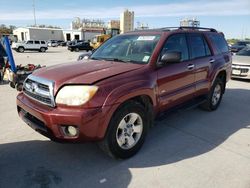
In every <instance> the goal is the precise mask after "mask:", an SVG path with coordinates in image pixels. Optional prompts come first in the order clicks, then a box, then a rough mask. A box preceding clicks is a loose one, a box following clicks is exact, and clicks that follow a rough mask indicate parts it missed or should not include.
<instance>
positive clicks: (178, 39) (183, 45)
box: [161, 34, 189, 61]
mask: <svg viewBox="0 0 250 188" xmlns="http://www.w3.org/2000/svg"><path fill="white" fill-rule="evenodd" d="M166 52H181V61H185V60H188V59H189V55H188V47H187V40H186V35H185V34H175V35H171V36H170V37H169V38H168V39H167V41H166V42H165V44H164V46H163V49H162V52H161V54H163V53H166Z"/></svg>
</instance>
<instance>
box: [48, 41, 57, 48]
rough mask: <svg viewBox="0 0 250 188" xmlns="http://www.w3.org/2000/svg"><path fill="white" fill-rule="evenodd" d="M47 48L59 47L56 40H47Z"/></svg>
mask: <svg viewBox="0 0 250 188" xmlns="http://www.w3.org/2000/svg"><path fill="white" fill-rule="evenodd" d="M48 46H50V47H57V46H59V43H58V41H57V40H49V41H48Z"/></svg>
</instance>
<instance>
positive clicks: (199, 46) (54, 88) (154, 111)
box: [17, 27, 231, 158]
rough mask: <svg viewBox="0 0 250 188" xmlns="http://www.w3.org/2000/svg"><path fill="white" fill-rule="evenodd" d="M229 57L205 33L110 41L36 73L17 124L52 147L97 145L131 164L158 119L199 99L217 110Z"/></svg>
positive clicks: (211, 32) (213, 35)
mask: <svg viewBox="0 0 250 188" xmlns="http://www.w3.org/2000/svg"><path fill="white" fill-rule="evenodd" d="M230 74H231V53H230V52H229V48H228V45H227V43H226V41H225V39H224V35H223V33H221V32H217V31H216V30H215V29H210V28H193V27H192V28H190V27H179V28H162V29H155V30H144V31H135V32H130V33H126V34H123V35H119V36H115V37H113V38H111V39H110V40H108V41H106V42H105V43H104V44H103V45H102V46H101V47H99V48H98V49H97V50H96V51H95V52H94V53H93V54H92V55H91V56H90V57H89V59H86V60H84V62H76V63H73V64H72V63H70V64H62V65H57V66H52V67H47V68H41V69H39V70H37V71H35V72H34V73H33V74H32V75H30V76H29V77H28V78H27V79H26V81H25V82H24V86H23V91H22V92H21V93H19V94H18V96H17V109H18V113H19V115H20V116H21V118H22V119H23V120H24V121H25V122H26V123H27V124H28V125H29V126H31V127H32V128H33V129H35V130H36V131H38V132H40V133H41V134H43V135H45V136H47V137H49V138H51V139H52V140H55V141H68V142H80V141H98V143H99V145H100V146H101V148H102V149H103V150H104V151H106V152H107V153H108V154H110V155H111V156H114V157H117V158H128V157H131V156H132V155H134V154H135V153H136V152H137V151H138V150H139V149H140V148H141V146H142V144H143V142H144V140H145V137H146V134H147V131H148V129H149V127H150V126H151V125H152V123H153V120H154V118H155V117H156V115H158V114H160V113H161V112H164V111H166V110H168V109H170V108H173V107H176V106H177V105H178V106H179V105H180V104H184V103H186V102H188V101H190V100H191V99H202V100H203V103H202V104H201V107H203V108H204V109H206V110H209V111H213V110H216V109H217V107H218V106H219V104H220V102H221V99H222V96H223V94H224V92H225V86H226V82H227V81H228V79H229V78H230Z"/></svg>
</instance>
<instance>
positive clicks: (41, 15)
mask: <svg viewBox="0 0 250 188" xmlns="http://www.w3.org/2000/svg"><path fill="white" fill-rule="evenodd" d="M126 8H128V9H129V10H133V11H134V12H135V16H136V17H173V16H183V17H185V16H235V15H250V1H249V0H227V1H226V0H224V1H204V0H202V1H191V2H184V3H166V4H158V5H142V6H131V7H126ZM124 9H125V7H110V8H108V9H107V8H93V9H92V10H91V9H89V10H87V9H84V10H82V9H73V8H72V9H56V10H43V11H41V10H40V11H37V12H36V17H37V19H72V18H74V17H80V18H102V19H105V18H119V16H120V13H121V12H122V11H123V10H124ZM32 19H33V12H32V11H30V10H29V11H20V12H18V11H15V12H11V11H6V12H4V11H3V10H2V11H1V14H0V20H32Z"/></svg>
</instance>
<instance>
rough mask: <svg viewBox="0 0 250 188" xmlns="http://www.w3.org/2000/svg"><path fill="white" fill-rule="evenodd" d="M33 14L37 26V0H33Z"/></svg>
mask: <svg viewBox="0 0 250 188" xmlns="http://www.w3.org/2000/svg"><path fill="white" fill-rule="evenodd" d="M32 6H33V15H34V22H35V26H36V8H35V0H33V5H32Z"/></svg>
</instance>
